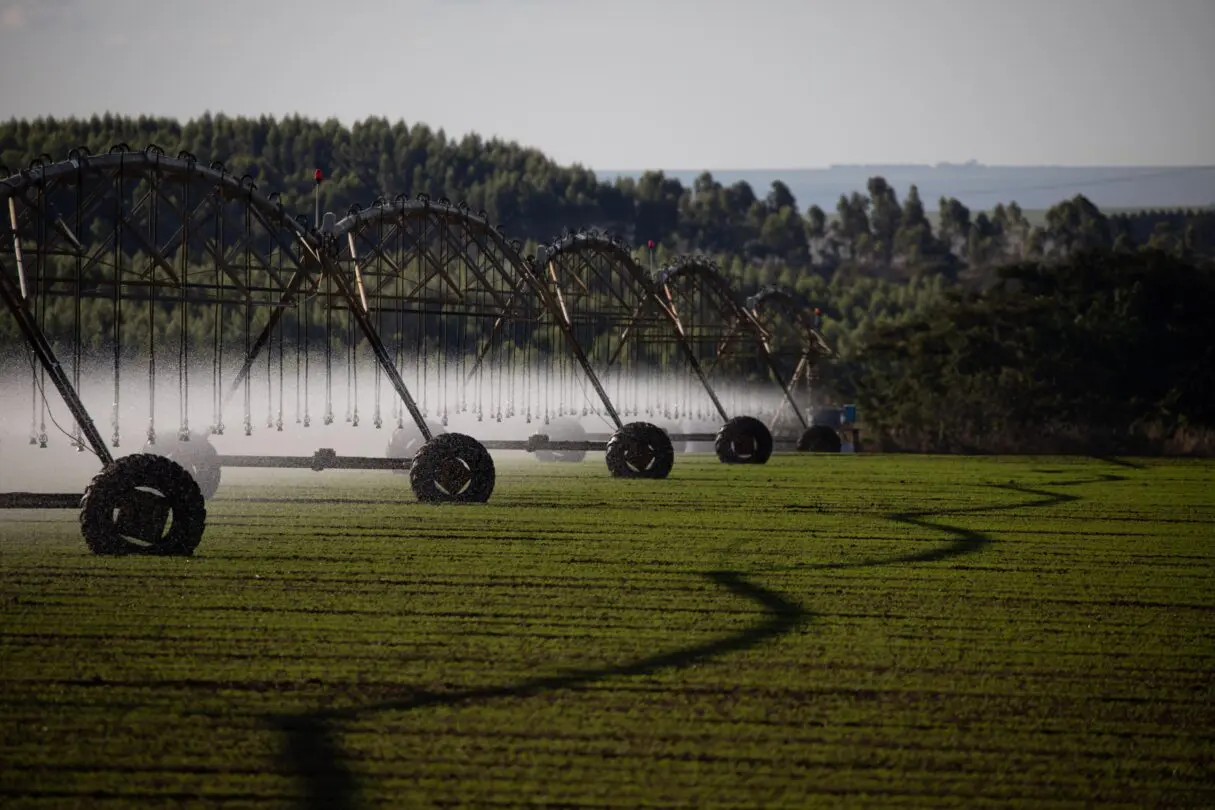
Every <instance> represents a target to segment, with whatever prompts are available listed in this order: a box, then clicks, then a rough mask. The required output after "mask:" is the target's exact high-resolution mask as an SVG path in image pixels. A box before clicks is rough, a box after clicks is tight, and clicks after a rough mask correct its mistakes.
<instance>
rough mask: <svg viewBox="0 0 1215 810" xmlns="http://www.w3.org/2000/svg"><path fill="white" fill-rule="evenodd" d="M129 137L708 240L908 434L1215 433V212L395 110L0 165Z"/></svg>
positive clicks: (523, 232)
mask: <svg viewBox="0 0 1215 810" xmlns="http://www.w3.org/2000/svg"><path fill="white" fill-rule="evenodd" d="M115 143H129V144H132V145H134V146H137V147H141V146H143V145H146V144H149V143H154V144H157V145H158V146H160V147H161V148H163V149H164V150H165V152H166V153H168V154H177V153H178V152H180V151H188V152H190V153H192V154H194V155H196V156H197V157H198V158H199V160H201V161H203V162H207V163H210V162H212V161H220V162H222V163H223V165H224V167H225V169H226V170H227V171H229V172H231V173H233V174H236V175H238V176H239V175H244V174H248V175H250V176H252V177H253V178H254V180H255V181H256V182H257V184H258V185H259V187H260V188H261V189H262V190H264V191H267V192H268V191H279V192H281V194H282V199H283V202H284V204H285V205H286V206H287V207H288V208H289V209H292V210H297V211H300V212H309V211H311V209H312V198H311V195H312V194H313V191H314V184H313V172H314V171H315V170H316V169H318V168H319V169H321V170H322V171H323V172H324V174H325V177H326V182H325V183H323V184H322V186H321V189H320V193H321V195H322V201H321V205H322V208H323V209H324V210H331V211H335V212H344V211H345V210H347V209H348V208H349V207H350V206H352V205H354V204H367V203H369V202H371V201H372V200H374V199H375V198H377V197H380V196H389V197H391V196H392V195H395V194H397V193H406V194H410V195H417V194H419V193H426V194H429V195H431V196H435V197H448V198H450V199H452V200H463V201H466V202H467V203H468V205H469V206H470V207H471V208H472V209H473V210H484V211H486V212H487V214H488V215H489V217H490V219H491V221H493V222H494V223H495V224H496V225H498V226H499V227H501V228H502V230H503V231H505V232H506V233H508V234H510V235H511V236H515V237H518V238H520V239H524V240H526V241H528V242H529V243H532V244H534V243H536V242H542V241H547V240H548V239H550V238H552V237H554V236H556V235H558V234H560V233H561V232H562V231H564V230H567V229H575V228H579V227H594V228H599V229H603V230H607V231H611V232H614V233H617V234H620V235H621V236H623V237H624V238H625V239H626V240H627V241H629V242H632V243H633V244H638V245H641V244H644V243H645V242H646V241H648V240H653V241H655V242H656V243H657V244H658V255H657V257H658V260H659V261H663V260H665V259H667V258H670V257H673V256H675V255H677V254H679V253H685V252H691V251H699V252H704V253H708V254H710V255H712V256H713V257H714V259H715V260H716V261H717V262H718V264H719V265H720V266H721V268H722V269H723V271H724V272H725V273H727V274H728V275H729V276H730V277H731V278H732V279H733V280H734V282H735V283H736V285H737V286H738V288H739V291H740V292H741V293H743V294H744V295H745V294H748V293H750V292H753V291H755V290H757V289H759V288H760V287H762V286H764V285H770V284H778V285H783V286H786V287H789V288H791V289H794V290H796V291H797V292H799V293H801V294H802V295H803V296H805V297H806V298H807V300H809V301H813V302H814V303H815V304H818V305H821V306H822V307H823V308H824V312H825V314H826V315H827V319H826V325H825V327H824V331H825V333H826V334H827V336H828V338H829V339H830V340H831V341H832V342H833V343H834V344H835V345H836V347H837V348H838V350H839V352H840V355H841V361H840V364H839V366H838V368H837V369H836V373H834V374H832V375H831V376H830V378H829V380H830V385H831V388H832V389H833V390H832V393H833V394H834V395H835V396H837V397H840V398H847V399H855V400H856V401H857V402H858V404H860V405H861V407H862V409H863V411H862V412H863V413H864V416H865V422H866V425H867V426H868V427H869V428H870V430H871V435H872V436H873V437H874V438H875V439H876V440H877V442H878V443H880V444H881V445H882V446H885V447H887V448H890V449H896V448H909V449H919V450H955V451H956V450H972V451H982V450H1001V451H1012V450H1029V449H1033V450H1050V449H1086V448H1087V449H1102V450H1115V449H1119V448H1123V449H1125V448H1130V449H1137V450H1144V451H1147V450H1171V451H1198V450H1205V451H1209V450H1211V449H1212V447H1213V446H1215V443H1213V442H1212V441H1211V439H1210V438H1209V437H1210V433H1209V431H1210V430H1211V429H1212V428H1215V413H1213V412H1212V408H1211V402H1212V397H1211V394H1210V392H1211V391H1215V381H1213V380H1212V376H1211V374H1212V372H1211V371H1210V369H1212V368H1215V353H1213V348H1212V344H1213V342H1215V339H1213V338H1212V330H1210V329H1209V328H1206V322H1205V318H1206V315H1205V313H1206V312H1209V311H1211V308H1212V306H1213V305H1215V282H1213V280H1212V269H1211V262H1212V257H1215V210H1211V209H1203V210H1194V211H1150V212H1141V213H1136V214H1117V215H1112V216H1107V215H1105V214H1103V213H1102V212H1101V211H1100V210H1099V209H1098V208H1097V207H1096V206H1094V205H1093V204H1092V203H1091V202H1090V201H1089V200H1087V199H1086V198H1085V197H1083V196H1076V197H1074V198H1072V199H1067V200H1062V201H1060V202H1059V203H1058V204H1056V205H1055V206H1053V207H1052V208H1050V210H1049V211H1047V212H1046V213H1045V216H1044V217H1042V218H1040V219H1038V220H1037V223H1036V224H1034V223H1031V221H1030V219H1029V218H1028V217H1027V216H1026V213H1025V212H1024V211H1022V210H1021V208H1020V207H1019V206H1018V205H1017V203H1016V202H1015V201H1012V200H1010V201H1008V202H1007V203H1006V204H1001V205H998V206H996V207H995V208H994V209H993V210H991V211H978V212H975V211H971V210H969V209H968V208H967V207H966V206H965V205H964V204H962V203H961V202H960V201H958V200H956V199H952V198H941V199H940V200H938V201H937V202H936V208H935V213H934V214H932V215H930V213H929V209H928V207H927V205H926V203H925V201H924V200H921V199H920V196H919V193H918V191H917V189H916V188H915V187H914V186H912V187H911V188H909V189H907V190H906V192H905V193H903V194H900V193H899V191H898V190H896V189H895V188H893V187H891V186H890V185H889V184H888V183H887V182H886V181H885V180H884V179H883V178H881V177H873V178H871V179H870V180H869V182H868V184H867V187H866V188H864V189H858V190H857V191H856V192H854V193H852V194H851V195H845V196H841V197H840V199H839V201H838V203H837V205H836V206H835V209H834V210H831V211H825V210H823V209H822V208H820V207H818V206H810V207H809V208H808V209H806V210H802V209H801V208H800V207H799V205H798V203H797V201H796V200H795V199H794V197H793V195H792V193H791V192H790V191H789V188H788V187H787V186H786V185H785V184H784V183H781V182H780V181H776V182H773V183H772V186H771V188H769V189H767V190H761V191H757V190H756V189H753V188H751V187H750V186H749V185H748V184H746V183H742V182H739V183H734V184H731V185H723V184H721V183H719V182H717V181H716V180H714V178H713V177H712V175H711V174H709V173H705V174H703V175H701V176H700V177H699V178H697V179H696V180H695V182H694V183H693V184H692V185H691V186H690V187H685V186H684V185H683V184H682V183H680V182H679V181H678V180H675V179H673V178H669V177H666V176H664V175H663V174H662V173H661V172H649V173H646V174H644V175H642V176H641V177H640V178H638V179H637V180H632V179H627V178H626V179H619V180H616V181H615V182H613V183H606V182H601V181H600V180H599V179H597V177H596V175H595V174H594V173H593V172H592V171H590V170H589V169H586V168H584V167H581V166H560V165H558V164H556V163H555V162H554V161H552V160H550V159H549V158H547V157H546V156H545V155H543V154H542V153H540V152H538V151H536V150H534V149H527V148H524V147H521V146H519V145H518V144H515V143H507V142H503V141H499V140H485V139H482V138H480V137H477V136H475V135H470V136H467V137H464V138H461V139H458V140H457V139H451V138H448V137H447V136H446V135H445V133H444V132H443V131H442V130H437V131H436V130H434V129H432V128H430V127H428V126H426V125H424V124H415V125H413V126H408V125H406V124H405V123H403V122H396V123H392V122H389V121H387V120H385V119H378V118H372V119H367V120H365V121H362V122H359V123H357V124H355V125H354V126H352V127H349V128H347V127H343V126H342V125H340V124H339V123H338V122H336V121H326V122H318V121H312V120H308V119H303V118H298V117H290V118H284V119H279V120H276V119H272V118H258V119H247V118H229V117H225V116H212V115H206V116H203V117H202V118H199V119H196V120H192V121H189V122H186V123H181V122H178V121H175V120H170V119H161V118H146V117H141V118H138V119H134V118H119V117H113V116H108V115H107V116H94V117H92V118H89V119H65V120H53V119H37V120H32V121H27V120H17V121H9V122H7V123H5V124H2V125H0V163H2V164H3V165H2V166H0V174H3V175H5V176H7V175H8V174H10V173H11V172H13V171H16V170H19V169H22V168H25V167H27V166H29V165H30V164H31V163H33V162H35V161H38V160H43V161H47V160H58V159H63V158H64V157H66V155H67V153H68V151H69V150H70V149H72V148H74V147H86V148H87V149H89V150H90V151H91V152H94V153H96V152H105V151H108V150H109V148H110V146H111V145H112V144H115ZM0 333H3V334H4V335H6V336H9V337H8V339H11V330H10V329H7V328H5V329H2V330H0Z"/></svg>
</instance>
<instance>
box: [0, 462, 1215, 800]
mask: <svg viewBox="0 0 1215 810" xmlns="http://www.w3.org/2000/svg"><path fill="white" fill-rule="evenodd" d="M225 475H227V476H228V482H227V483H226V484H225V486H223V487H221V489H220V493H219V495H218V497H217V499H216V500H215V501H213V502H212V503H211V504H210V523H209V528H208V530H207V534H206V536H205V537H204V539H203V543H202V546H201V547H200V548H199V550H198V553H197V554H196V556H194V557H193V558H189V559H156V558H128V559H112V558H96V557H92V556H90V555H89V554H88V553H87V552H86V550H85V548H84V544H83V541H82V540H81V539H80V537H79V533H78V530H77V527H76V524H75V514H74V513H72V512H68V511H58V512H43V513H34V512H9V513H0V520H2V521H3V522H2V523H0V689H2V693H0V805H2V806H3V807H5V808H24V807H37V808H61V807H89V808H110V807H140V808H143V807H194V806H198V807H204V806H219V805H223V806H225V807H306V808H336V809H341V808H356V807H430V806H439V807H449V806H515V805H528V804H537V805H541V804H543V805H547V806H565V807H569V806H581V807H619V808H630V807H676V806H684V807H687V806H697V807H754V808H776V807H791V808H802V807H808V806H814V807H835V806H849V807H862V806H868V807H899V806H919V807H923V806H931V807H966V808H976V807H1025V808H1031V807H1032V808H1050V807H1103V808H1112V807H1153V808H1154V807H1195V808H1199V807H1206V808H1209V807H1215V765H1213V764H1212V763H1213V762H1215V675H1213V672H1215V464H1211V463H1208V462H1198V461H1172V462H1168V461H1144V462H1127V461H1120V460H1113V459H1110V460H1096V459H1080V458H961V457H958V458H945V457H894V456H885V457H883V456H848V455H841V456H825V457H823V456H814V457H810V456H794V455H787V456H777V457H775V458H774V459H773V460H772V462H771V463H769V464H768V465H767V466H764V467H730V466H725V465H721V464H719V463H717V461H716V460H715V459H713V458H711V457H688V456H681V457H678V458H677V461H676V468H675V472H674V473H673V474H672V477H671V478H670V479H668V480H665V481H623V480H614V479H611V478H610V477H608V474H607V471H606V470H605V468H604V466H603V458H602V455H593V456H592V457H591V458H590V459H588V460H587V461H586V462H585V463H583V464H581V465H552V464H548V465H545V464H540V463H538V462H535V461H533V460H530V459H524V460H519V461H500V463H499V482H498V487H497V489H496V491H495V493H494V497H493V499H492V501H491V502H490V503H489V504H486V505H481V506H426V505H419V504H417V503H415V502H414V501H413V498H412V496H411V495H410V494H409V489H408V485H407V482H406V481H405V480H404V479H403V478H401V477H399V476H393V475H391V474H387V473H341V472H326V473H321V474H314V473H310V472H307V471H300V472H298V473H291V474H288V475H284V476H282V477H280V478H278V479H276V480H273V481H272V480H271V479H269V478H266V477H265V476H264V474H261V473H257V472H254V471H246V470H237V471H231V473H225Z"/></svg>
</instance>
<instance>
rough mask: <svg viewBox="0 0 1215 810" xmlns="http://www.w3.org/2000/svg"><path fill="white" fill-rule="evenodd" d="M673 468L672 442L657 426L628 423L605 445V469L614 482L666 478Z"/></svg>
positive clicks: (673, 451)
mask: <svg viewBox="0 0 1215 810" xmlns="http://www.w3.org/2000/svg"><path fill="white" fill-rule="evenodd" d="M674 465H675V450H674V449H673V448H672V447H671V439H670V438H669V437H668V436H667V433H666V431H665V430H663V429H662V428H660V427H658V426H657V425H652V424H650V423H649V422H630V423H629V424H627V425H625V426H624V427H622V428H621V429H620V430H618V431H616V432H615V433H613V434H612V437H611V438H610V439H608V443H607V466H608V471H609V472H611V474H612V476H613V477H615V478H666V477H667V476H668V475H670V474H671V468H672V467H673V466H674Z"/></svg>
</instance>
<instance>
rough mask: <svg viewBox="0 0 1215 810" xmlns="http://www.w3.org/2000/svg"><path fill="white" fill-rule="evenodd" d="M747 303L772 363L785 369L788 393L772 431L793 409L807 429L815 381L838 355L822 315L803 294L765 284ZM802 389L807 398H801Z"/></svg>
mask: <svg viewBox="0 0 1215 810" xmlns="http://www.w3.org/2000/svg"><path fill="white" fill-rule="evenodd" d="M745 307H746V309H747V311H748V312H749V313H750V314H751V317H752V318H754V320H755V323H756V324H757V326H758V328H759V329H760V332H761V334H762V335H763V341H764V345H765V346H766V348H767V352H768V354H769V356H770V357H771V358H772V361H773V363H774V364H775V365H777V366H780V367H781V368H782V370H784V371H785V381H786V390H787V391H788V392H789V395H788V396H787V397H786V399H785V400H783V401H782V403H781V405H780V407H779V408H778V409H777V410H776V412H775V413H774V414H773V416H772V418H771V420H770V421H769V428H770V429H771V430H772V431H773V433H779V432H781V428H782V426H783V425H784V424H785V423H787V422H788V421H789V413H790V412H792V413H793V414H795V415H796V416H797V417H798V420H797V421H798V424H799V426H800V429H801V430H805V429H806V428H807V427H808V425H807V423H806V419H805V413H806V411H807V409H808V408H809V407H810V405H811V401H810V397H811V396H812V391H813V388H814V385H815V384H816V383H818V382H819V380H820V379H821V369H822V364H823V363H824V362H826V361H832V360H835V359H837V354H836V352H835V350H834V349H833V348H832V347H831V345H830V344H829V343H828V342H827V340H826V338H824V337H823V333H822V332H821V331H820V329H819V323H818V317H819V316H818V315H816V314H814V312H813V311H812V309H811V307H810V305H809V303H808V302H807V301H805V300H804V299H803V298H801V297H800V296H798V295H796V294H794V293H793V292H791V291H789V290H785V289H781V288H779V287H765V288H763V289H762V290H760V291H759V292H757V293H756V294H755V295H752V296H751V297H750V298H748V299H747V300H746V302H745ZM799 392H800V393H802V394H803V395H804V397H805V399H804V401H803V400H799V398H798V394H799ZM787 406H792V407H791V408H787Z"/></svg>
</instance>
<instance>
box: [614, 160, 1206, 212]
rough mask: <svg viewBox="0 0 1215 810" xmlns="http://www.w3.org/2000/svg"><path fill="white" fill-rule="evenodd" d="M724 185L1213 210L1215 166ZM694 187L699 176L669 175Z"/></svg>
mask: <svg viewBox="0 0 1215 810" xmlns="http://www.w3.org/2000/svg"><path fill="white" fill-rule="evenodd" d="M710 171H711V173H712V175H713V177H714V179H716V180H717V181H718V182H719V183H722V184H724V185H730V184H732V183H735V182H737V181H739V180H745V181H746V182H747V183H749V184H750V185H751V187H752V188H753V189H754V190H755V193H756V194H758V195H759V196H761V197H762V196H764V194H765V192H766V190H767V189H768V188H769V187H771V185H772V181H773V180H780V181H782V182H784V183H785V185H787V186H788V187H789V189H790V190H791V191H792V192H793V196H794V197H795V198H796V199H797V203H798V206H799V207H800V208H801V209H803V210H805V209H806V208H807V207H809V206H810V205H812V204H818V205H819V206H820V207H822V208H823V209H825V210H827V211H830V210H832V209H834V208H835V203H836V201H837V200H838V199H839V197H840V195H841V194H845V195H850V194H852V192H854V191H859V192H862V193H864V191H865V184H866V182H867V181H868V180H869V178H870V177H874V176H878V175H880V176H881V177H884V178H886V181H887V182H888V183H890V185H891V186H893V187H894V188H895V190H896V191H898V193H899V197H900V199H901V198H902V197H904V196H906V194H907V189H908V188H909V187H910V186H912V185H913V184H914V185H916V186H918V187H919V190H920V197H921V198H922V199H923V200H924V203H925V205H926V207H928V208H929V209H932V210H935V208H936V202H937V200H938V199H940V198H941V197H943V196H944V197H956V198H957V199H958V200H960V201H961V202H962V203H963V204H965V205H966V206H967V207H969V208H970V209H972V210H976V211H977V210H988V209H991V208H993V207H994V206H995V205H996V204H997V203H1009V202H1013V201H1015V202H1016V203H1017V204H1018V205H1020V206H1021V208H1023V209H1026V210H1033V209H1046V208H1050V207H1051V206H1052V205H1054V204H1055V203H1057V202H1059V201H1060V200H1064V199H1068V198H1070V197H1074V196H1075V195H1077V194H1083V195H1084V196H1086V197H1088V198H1089V199H1090V200H1092V201H1093V203H1094V204H1096V205H1097V206H1098V207H1099V208H1101V209H1103V210H1105V209H1115V208H1120V209H1143V208H1205V207H1208V206H1215V166H1187V167H1172V166H1170V167H1160V166H1155V167H1153V166H1105V167H1102V166H1085V167H1075V166H984V165H981V164H977V163H964V164H939V165H936V166H927V165H924V166H919V165H867V166H860V165H848V166H832V167H830V168H827V169H764V170H756V169H723V170H710ZM664 173H665V174H666V175H667V176H668V177H674V178H678V179H679V181H680V182H681V183H683V185H684V186H690V185H691V184H692V181H693V180H695V178H696V177H697V176H698V175H699V174H700V173H701V170H691V169H679V170H664ZM597 174H598V176H599V177H600V178H601V179H604V180H611V179H612V178H615V177H617V176H621V177H639V176H640V175H641V174H642V172H641V171H638V170H620V171H601V172H597Z"/></svg>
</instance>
